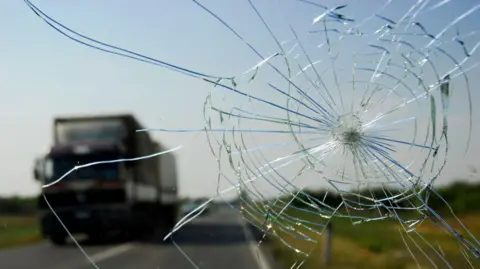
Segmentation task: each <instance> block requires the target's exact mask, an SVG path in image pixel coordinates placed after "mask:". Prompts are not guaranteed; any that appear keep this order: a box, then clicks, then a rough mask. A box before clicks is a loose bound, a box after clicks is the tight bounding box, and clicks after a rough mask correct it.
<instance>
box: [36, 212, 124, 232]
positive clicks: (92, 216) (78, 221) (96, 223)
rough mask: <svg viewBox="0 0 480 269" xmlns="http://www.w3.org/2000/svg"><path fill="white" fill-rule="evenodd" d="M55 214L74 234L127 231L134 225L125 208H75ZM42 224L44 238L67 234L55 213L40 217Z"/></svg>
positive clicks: (45, 213) (46, 213)
mask: <svg viewBox="0 0 480 269" xmlns="http://www.w3.org/2000/svg"><path fill="white" fill-rule="evenodd" d="M55 213H56V214H57V216H58V218H60V220H61V222H62V223H63V225H65V227H66V228H67V229H68V231H69V232H70V233H72V234H74V233H86V234H93V233H99V232H101V233H103V232H105V231H114V230H126V229H128V228H129V227H131V225H132V223H133V215H132V213H131V210H129V209H128V208H125V207H102V208H91V207H90V208H84V207H75V208H69V209H61V210H56V211H55ZM40 223H41V233H42V235H43V236H44V237H49V236H51V235H58V234H65V233H66V231H65V228H64V227H63V226H62V224H61V223H60V221H59V220H58V219H57V217H56V216H55V215H54V214H53V212H50V211H46V212H44V213H43V214H42V216H41V217H40Z"/></svg>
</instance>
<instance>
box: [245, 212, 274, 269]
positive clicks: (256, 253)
mask: <svg viewBox="0 0 480 269" xmlns="http://www.w3.org/2000/svg"><path fill="white" fill-rule="evenodd" d="M240 221H241V222H242V227H243V232H244V233H245V238H246V239H247V241H248V249H249V250H250V252H251V253H252V255H253V257H254V258H255V261H256V262H257V265H258V269H270V264H269V263H268V261H267V258H266V257H265V254H263V252H262V250H260V248H259V247H258V246H257V245H256V244H255V243H254V242H255V237H254V236H253V234H252V232H251V231H250V230H249V228H248V227H247V222H246V221H245V220H243V219H241V220H240Z"/></svg>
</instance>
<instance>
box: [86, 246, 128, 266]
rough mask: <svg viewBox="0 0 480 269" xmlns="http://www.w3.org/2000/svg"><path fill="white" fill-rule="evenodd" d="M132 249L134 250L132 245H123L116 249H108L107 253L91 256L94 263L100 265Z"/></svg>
mask: <svg viewBox="0 0 480 269" xmlns="http://www.w3.org/2000/svg"><path fill="white" fill-rule="evenodd" d="M132 248H133V245H131V244H123V245H120V246H116V247H113V248H110V249H107V250H105V251H102V252H99V253H96V254H94V255H92V256H90V259H91V260H92V261H93V262H94V263H98V262H101V261H104V260H106V259H109V258H111V257H114V256H117V255H120V254H122V253H124V252H126V251H129V250H130V249H132Z"/></svg>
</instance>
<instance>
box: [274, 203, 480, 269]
mask: <svg viewBox="0 0 480 269" xmlns="http://www.w3.org/2000/svg"><path fill="white" fill-rule="evenodd" d="M286 213H288V214H290V216H295V217H298V219H301V220H308V221H311V222H320V221H322V222H325V219H321V218H320V217H317V218H315V217H312V215H311V214H308V215H307V214H305V213H299V212H291V211H290V212H286ZM460 218H461V219H462V222H463V223H464V224H465V225H466V226H467V227H468V229H469V230H470V231H471V232H472V233H473V234H474V235H475V236H476V237H480V214H477V215H474V214H470V215H464V216H463V217H460ZM448 221H449V223H451V224H452V226H453V227H454V228H455V229H457V228H459V226H458V225H455V224H454V223H455V222H454V221H453V219H448ZM310 226H312V225H310ZM272 227H275V225H273V226H272ZM277 227H278V226H277ZM332 227H333V237H332V238H333V239H332V260H331V263H330V265H329V266H325V265H324V260H323V257H322V253H323V249H322V247H323V236H322V235H320V234H315V233H313V232H312V231H308V230H307V229H304V228H302V227H301V225H299V226H298V228H297V229H298V230H299V231H301V232H302V233H303V234H304V235H307V236H308V237H310V238H312V239H316V240H317V242H311V241H310V242H309V241H307V240H303V239H299V238H295V237H293V236H292V234H293V233H292V232H291V231H286V230H284V231H281V230H280V229H278V228H277V229H275V232H276V233H277V234H278V235H279V236H278V237H281V238H282V239H283V240H284V242H281V241H280V240H279V239H278V237H277V238H275V237H270V238H271V240H270V242H271V243H272V249H273V254H274V256H275V258H276V259H277V260H279V261H280V263H282V264H283V265H284V268H291V266H292V264H294V263H295V262H296V261H302V260H305V263H304V264H303V266H302V267H300V268H303V269H313V268H315V269H317V268H339V269H343V268H392V269H401V268H402V269H403V268H405V269H406V268H418V266H417V263H416V262H415V260H414V258H412V255H411V254H410V252H409V250H408V248H407V247H406V244H405V242H404V240H403V239H402V235H403V237H404V239H405V241H406V242H407V245H408V247H409V248H410V251H411V252H412V253H414V254H415V258H416V259H417V261H418V263H419V264H420V265H421V268H448V266H446V264H445V263H444V262H443V261H442V259H441V258H440V257H438V255H436V254H435V251H437V252H438V253H441V255H442V256H443V257H444V259H446V260H447V261H448V262H449V263H450V265H451V266H452V267H453V268H471V267H470V266H469V264H468V263H467V261H466V260H465V258H464V256H463V255H462V252H461V250H460V249H459V246H458V244H457V241H456V240H455V239H454V238H453V237H451V236H449V235H447V234H445V233H444V232H442V231H441V230H440V229H439V228H438V227H436V226H435V225H434V224H433V223H432V222H430V221H426V222H424V223H422V224H421V225H419V226H418V227H417V231H418V232H419V233H420V235H421V236H422V237H423V238H424V239H425V241H422V239H421V238H420V237H419V236H418V235H414V234H412V233H409V234H408V235H407V234H406V233H402V234H401V233H400V231H403V230H402V229H401V226H400V225H399V223H398V222H396V221H393V220H382V221H372V222H366V223H362V224H358V225H353V224H352V222H351V221H350V220H347V219H333V220H332ZM409 235H410V236H411V237H412V238H413V239H414V240H415V242H416V243H417V244H418V245H419V246H420V247H421V249H422V250H423V251H424V253H425V254H422V252H421V250H419V248H417V247H416V246H415V243H413V241H412V240H411V239H410V238H409ZM425 242H428V243H429V244H431V246H432V247H433V248H434V249H432V248H431V247H429V245H428V243H425ZM285 243H286V244H288V245H290V247H287V246H285ZM294 249H297V251H295V250H294ZM312 250H313V251H312ZM302 252H306V253H311V254H310V255H309V256H308V258H306V259H303V257H305V256H303V255H302ZM426 256H428V257H429V258H430V259H431V261H429V259H428V258H426ZM470 261H471V263H472V264H473V266H474V267H475V268H476V267H479V266H480V261H477V260H475V258H474V257H473V256H471V255H470ZM432 262H433V263H434V264H435V265H436V267H435V266H433V265H432ZM293 268H296V267H293Z"/></svg>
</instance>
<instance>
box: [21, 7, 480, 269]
mask: <svg viewBox="0 0 480 269" xmlns="http://www.w3.org/2000/svg"><path fill="white" fill-rule="evenodd" d="M193 2H194V3H195V4H197V5H198V7H199V12H207V14H210V15H212V16H213V17H214V18H215V19H216V20H217V21H218V23H220V24H221V25H223V26H224V27H226V28H228V29H229V30H230V31H231V33H232V34H233V35H235V36H237V37H238V42H241V43H243V44H244V45H245V46H247V47H248V48H249V49H250V50H251V52H252V54H254V55H256V56H258V62H257V63H252V66H251V67H250V68H248V69H247V70H246V71H245V72H243V73H242V74H238V75H235V76H232V77H223V76H215V75H207V74H206V73H204V72H200V71H193V70H189V69H187V68H184V67H179V66H175V65H173V64H170V63H165V62H162V61H160V60H157V59H153V58H150V57H147V56H143V55H140V54H137V53H134V52H131V51H128V50H125V49H121V48H119V47H115V46H111V45H107V44H105V43H101V42H99V41H96V40H93V39H90V38H88V37H86V36H82V35H80V34H78V33H75V32H73V30H71V29H68V28H65V27H64V26H62V25H60V24H58V23H57V22H55V21H54V20H53V19H52V18H49V17H48V16H47V15H46V14H44V13H42V11H40V10H39V9H38V8H36V7H35V6H33V5H32V4H31V3H29V2H28V1H27V4H28V5H29V6H30V7H31V8H32V10H34V11H35V12H36V13H37V15H39V16H40V17H41V18H42V19H44V20H45V21H46V22H47V23H48V24H50V26H52V27H55V28H56V29H57V31H61V32H63V33H64V34H65V35H67V36H69V38H72V39H74V40H76V41H80V42H85V43H84V44H87V45H88V46H92V47H94V48H96V49H101V50H103V51H105V52H108V53H114V54H116V55H119V56H123V57H128V58H132V59H135V60H139V61H144V62H146V63H150V64H155V65H159V66H161V67H166V68H169V69H172V70H173V71H177V72H181V73H183V74H185V75H188V76H193V77H196V78H198V79H199V80H201V81H199V83H210V84H211V85H212V87H214V88H215V91H214V92H212V94H210V95H209V96H207V98H206V100H199V102H202V101H203V102H204V111H203V112H202V111H199V112H198V113H203V114H204V117H205V123H206V124H205V128H204V129H189V127H191V126H186V129H184V130H165V129H152V131H165V132H200V133H201V132H205V133H206V134H207V136H208V138H209V145H208V146H209V147H210V149H211V151H212V154H213V155H214V156H215V158H216V159H217V162H218V167H219V176H218V181H219V188H218V190H217V191H218V195H219V197H222V195H223V194H225V193H227V192H232V191H238V193H239V197H240V204H239V206H238V210H239V212H241V214H242V215H243V216H244V218H245V219H246V220H247V221H249V222H250V223H251V224H253V225H254V226H256V227H257V228H258V229H260V230H261V231H262V233H263V234H264V238H269V237H274V238H276V239H277V240H280V241H282V242H283V243H284V245H285V246H286V247H287V248H290V249H291V251H293V252H295V253H296V255H298V263H297V264H294V265H292V268H299V267H300V266H301V265H302V263H303V262H304V261H305V260H306V259H307V258H308V257H309V255H310V254H311V253H312V251H313V250H314V249H315V248H317V247H318V245H319V243H320V242H318V238H319V236H318V235H322V233H324V231H325V228H326V227H327V225H328V224H329V222H330V221H331V220H332V219H334V218H344V219H348V220H351V223H352V227H351V229H355V227H356V226H355V225H359V224H362V223H364V222H372V221H386V220H395V221H397V222H398V224H399V225H398V227H399V229H398V231H395V233H393V232H392V236H401V237H402V240H404V242H405V246H406V248H408V251H409V253H410V254H411V255H412V257H413V258H414V260H415V261H417V259H420V258H422V259H427V260H428V261H429V262H430V263H431V264H432V265H433V266H434V267H436V263H438V262H441V263H443V265H442V266H445V265H447V266H448V267H450V265H449V261H448V258H447V257H445V256H444V255H443V254H442V250H441V249H439V247H437V246H436V245H435V243H434V242H429V241H428V240H426V239H425V238H424V237H423V235H422V234H421V233H420V232H418V231H417V229H416V228H417V227H418V226H419V225H420V224H422V223H423V222H424V221H429V222H432V223H433V224H435V225H436V226H437V228H438V229H441V230H442V231H443V232H445V233H446V234H449V235H450V236H451V239H452V240H456V241H457V242H458V247H459V250H458V251H459V252H461V253H462V255H463V256H464V258H465V260H466V261H467V262H468V263H470V265H471V266H472V267H473V265H472V264H471V262H470V260H472V259H480V242H479V241H478V240H477V239H476V238H475V236H474V235H473V234H472V233H470V232H469V231H468V229H467V227H465V226H464V225H463V224H462V223H461V221H460V220H459V219H458V218H456V217H454V219H456V220H457V221H456V222H455V223H449V222H447V221H446V220H445V219H446V217H445V216H441V215H440V213H438V212H436V211H435V210H434V209H432V208H431V207H429V199H432V198H433V197H435V198H436V199H442V198H441V197H439V195H438V193H437V192H436V191H435V189H434V188H433V187H432V185H433V184H434V183H435V180H436V179H437V178H438V176H439V175H440V174H441V173H442V169H443V168H444V166H445V165H446V163H447V160H448V152H449V142H450V141H449V136H448V134H449V115H450V113H451V109H452V108H451V99H452V96H454V95H456V96H460V97H458V98H463V101H462V105H463V108H465V113H464V116H465V117H466V118H468V122H469V125H470V126H469V128H470V129H471V127H472V124H473V119H472V101H471V97H470V91H471V87H472V86H471V85H470V81H469V78H470V77H471V76H472V75H474V74H475V72H478V70H477V69H475V68H476V67H477V66H478V57H477V56H476V55H475V54H476V53H477V48H478V46H479V45H480V42H479V41H478V40H479V38H478V26H472V25H471V24H470V23H469V18H471V17H474V16H478V14H479V13H478V10H479V9H480V5H478V4H476V5H475V4H474V3H473V2H472V3H471V5H470V6H468V7H466V8H464V9H463V11H462V13H459V14H456V16H455V17H454V19H453V20H444V19H442V16H441V14H443V12H444V11H445V10H446V9H447V10H448V8H449V6H451V5H455V4H456V2H459V1H448V0H447V1H417V2H413V1H405V2H402V3H400V4H399V3H398V1H397V3H396V2H395V1H387V2H382V3H380V2H376V3H377V4H376V5H375V7H374V8H372V10H371V11H372V14H370V15H369V16H364V17H360V18H359V17H355V15H354V14H355V10H352V9H350V8H349V5H347V4H342V5H340V4H339V5H333V4H331V2H330V1H323V2H320V1H307V0H298V1H285V2H288V3H285V5H288V6H290V7H291V8H292V9H295V8H298V9H308V10H310V13H311V14H312V16H311V17H308V18H299V19H298V21H300V22H301V23H297V24H298V25H297V24H293V23H292V24H289V23H288V22H286V23H284V25H285V28H284V29H282V30H283V32H282V33H281V34H279V33H276V30H273V25H272V23H270V22H269V21H268V20H267V19H265V18H264V12H268V9H265V10H260V9H258V8H257V7H256V4H255V3H254V1H248V4H249V6H250V9H251V12H254V14H256V16H257V19H258V20H257V21H256V22H255V23H256V25H257V27H264V28H265V29H266V30H267V31H268V33H270V35H269V36H268V37H267V39H268V40H269V42H271V43H270V44H273V45H272V46H270V47H268V49H269V53H267V52H265V51H264V50H262V52H260V50H257V48H256V47H255V46H254V45H253V44H252V43H250V42H249V40H247V39H246V38H245V37H244V36H242V35H241V34H240V33H238V32H236V31H235V29H234V28H233V27H232V26H230V25H229V24H228V18H223V17H222V15H221V14H215V13H213V11H211V10H210V9H209V8H208V7H206V6H204V5H202V4H201V3H199V2H197V1H193ZM407 2H408V3H407ZM345 3H347V2H345ZM462 3H463V4H465V2H462ZM271 4H272V5H274V4H277V3H271ZM279 4H283V3H279ZM437 12H438V14H439V15H438V17H435V14H436V13H437ZM271 16H272V15H271V14H269V17H271ZM424 18H430V19H429V20H426V19H424ZM432 18H436V19H434V20H432ZM252 23H254V22H252ZM275 29H278V26H275ZM467 132H469V133H470V131H469V130H467ZM457 142H458V141H457ZM457 142H456V144H458V143H457ZM469 143H470V135H468V137H467V139H465V141H464V145H463V146H464V147H465V150H467V149H468V146H469ZM220 182H228V183H229V184H230V185H231V186H230V187H228V188H226V189H225V188H220ZM312 182H314V183H315V186H323V187H325V188H327V189H328V190H329V191H327V192H325V196H324V197H323V199H318V198H315V197H313V196H311V195H309V193H308V192H306V191H305V189H308V188H309V187H310V186H309V184H312ZM378 190H380V192H379V191H378ZM379 193H381V195H379ZM333 194H334V195H339V196H340V197H341V198H342V199H341V201H342V202H341V203H339V204H332V203H329V202H328V201H329V196H330V195H333ZM212 199H213V198H212ZM442 200H443V199H442ZM265 201H269V202H265ZM443 201H444V204H445V207H446V208H449V205H448V201H445V200H443ZM205 206H207V204H204V205H202V207H200V208H198V209H197V210H196V211H194V212H192V213H191V214H190V215H188V216H186V217H185V218H184V219H182V220H181V221H180V222H179V223H178V224H177V225H176V228H175V229H174V230H173V231H172V233H174V232H175V231H176V230H178V229H181V227H182V226H183V225H184V224H185V223H187V222H188V221H190V220H191V219H193V218H194V217H195V216H196V215H198V214H199V213H200V212H201V210H202V209H203V208H204V207H205ZM231 206H232V207H234V208H237V205H233V204H232V205H231ZM450 211H451V210H450ZM450 213H451V215H452V216H455V215H454V212H453V211H451V212H450ZM302 216H305V218H303V217H302ZM308 216H310V217H308ZM311 219H316V221H315V222H313V221H309V220H311ZM172 233H171V234H172ZM171 234H170V235H171ZM170 235H169V236H170ZM167 237H168V236H167ZM298 241H304V242H308V244H298V245H297V244H295V242H298ZM299 245H301V246H302V247H299ZM305 246H308V247H305Z"/></svg>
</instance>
